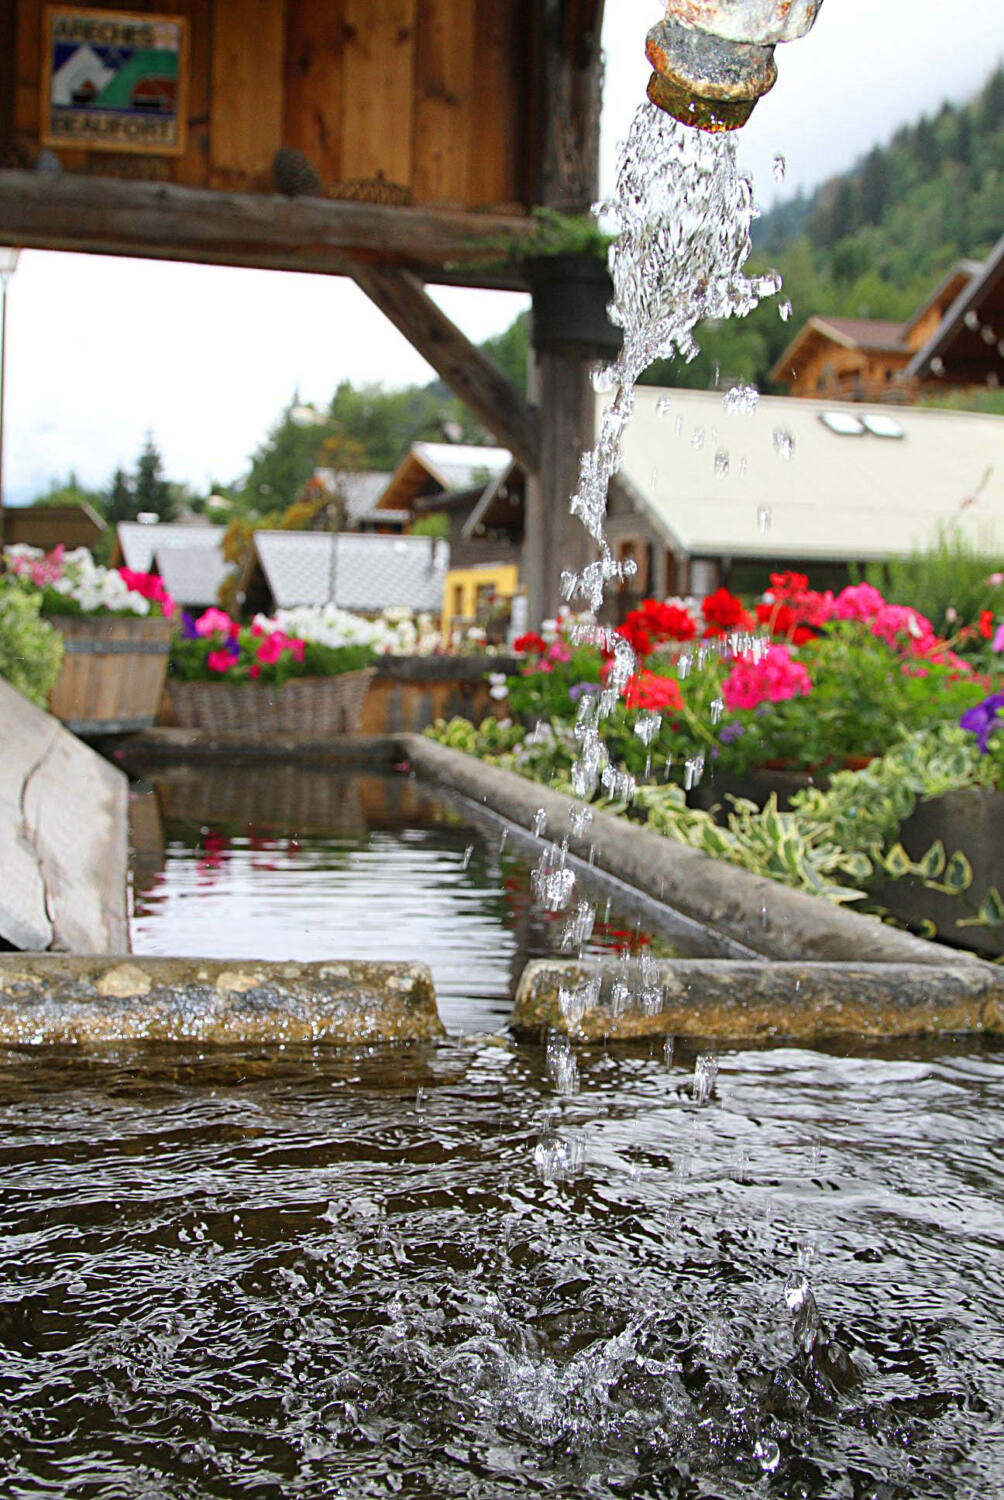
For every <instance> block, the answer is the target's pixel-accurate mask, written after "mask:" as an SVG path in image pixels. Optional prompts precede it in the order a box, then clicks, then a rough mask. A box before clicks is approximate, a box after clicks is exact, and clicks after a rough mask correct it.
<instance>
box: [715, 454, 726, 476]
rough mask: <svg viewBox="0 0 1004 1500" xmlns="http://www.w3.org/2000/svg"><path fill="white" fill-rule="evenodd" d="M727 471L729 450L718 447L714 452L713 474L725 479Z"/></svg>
mask: <svg viewBox="0 0 1004 1500" xmlns="http://www.w3.org/2000/svg"><path fill="white" fill-rule="evenodd" d="M728 473H729V450H728V449H727V448H719V450H718V452H717V453H716V454H715V476H716V478H718V479H727V478H728Z"/></svg>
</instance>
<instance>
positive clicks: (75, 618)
mask: <svg viewBox="0 0 1004 1500" xmlns="http://www.w3.org/2000/svg"><path fill="white" fill-rule="evenodd" d="M46 618H47V619H48V620H49V622H50V624H52V625H54V626H55V627H56V629H57V630H58V631H59V632H60V634H61V635H62V637H63V644H64V646H65V648H66V654H65V656H64V657H63V665H62V668H61V670H60V673H59V677H58V678H57V680H56V685H55V687H54V688H53V690H52V692H51V693H50V695H49V711H50V712H51V713H53V714H54V715H55V716H56V718H57V719H61V720H62V721H63V723H64V724H65V725H66V727H67V728H68V729H72V730H73V732H74V734H129V733H132V732H133V731H135V730H138V729H149V728H150V726H151V725H152V724H153V723H154V721H155V719H156V716H157V710H158V708H159V706H160V700H161V695H162V693H163V691H164V678H165V676H166V674H167V657H168V652H169V651H170V648H171V622H170V620H164V619H162V618H161V617H160V616H156V617H154V618H148V617H145V616H142V617H140V616H135V615H49V616H47V617H46Z"/></svg>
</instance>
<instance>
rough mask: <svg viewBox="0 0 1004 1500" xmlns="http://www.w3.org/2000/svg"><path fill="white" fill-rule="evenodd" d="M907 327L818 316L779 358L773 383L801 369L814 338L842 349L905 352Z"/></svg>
mask: <svg viewBox="0 0 1004 1500" xmlns="http://www.w3.org/2000/svg"><path fill="white" fill-rule="evenodd" d="M903 334H904V325H903V324H902V323H889V322H886V321H885V320H882V319H878V318H831V317H829V316H828V315H827V316H826V317H822V316H820V315H818V314H816V315H815V316H813V317H811V318H809V319H808V320H807V321H806V322H805V323H803V324H802V326H801V328H800V329H799V330H798V332H797V333H796V334H795V337H794V338H793V339H792V340H791V342H790V343H789V344H788V345H787V346H786V348H785V349H784V351H783V352H782V353H781V354H780V355H779V356H778V359H777V360H776V361H775V363H774V366H773V368H772V369H771V371H770V378H771V380H775V381H786V380H788V379H789V378H790V373H791V369H792V366H793V365H795V366H797V365H798V362H799V360H800V359H801V358H802V351H803V350H804V349H805V346H806V345H807V344H808V343H809V342H810V341H811V340H812V339H814V338H822V339H826V340H828V341H829V342H830V343H832V344H839V345H840V347H841V348H843V349H868V350H871V351H873V352H874V351H881V352H882V353H893V352H895V353H900V352H902V350H903Z"/></svg>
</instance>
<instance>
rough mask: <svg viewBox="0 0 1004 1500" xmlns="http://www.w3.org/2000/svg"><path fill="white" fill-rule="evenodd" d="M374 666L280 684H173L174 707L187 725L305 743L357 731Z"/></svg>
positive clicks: (234, 735) (171, 703)
mask: <svg viewBox="0 0 1004 1500" xmlns="http://www.w3.org/2000/svg"><path fill="white" fill-rule="evenodd" d="M373 676H374V669H373V668H372V667H364V668H362V670H360V671H358V672H342V673H340V674H338V675H335V676H332V677H294V678H291V679H290V681H288V682H285V683H283V684H282V686H281V687H276V686H275V685H273V684H269V683H257V682H171V683H169V685H168V690H167V702H168V709H169V714H170V716H171V718H172V719H173V721H174V723H176V724H178V725H180V726H181V728H183V729H204V730H205V731H206V732H207V734H210V735H222V736H229V737H231V738H244V739H273V738H279V739H296V740H300V741H304V742H308V741H317V740H323V739H327V738H329V737H330V736H331V735H335V734H355V733H357V732H358V730H359V725H360V721H361V719H362V712H363V705H364V704H365V702H366V693H367V690H368V688H369V685H370V682H371V681H372V679H373Z"/></svg>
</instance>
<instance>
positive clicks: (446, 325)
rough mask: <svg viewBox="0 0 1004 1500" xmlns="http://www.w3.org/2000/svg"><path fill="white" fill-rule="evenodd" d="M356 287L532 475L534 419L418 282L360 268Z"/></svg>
mask: <svg viewBox="0 0 1004 1500" xmlns="http://www.w3.org/2000/svg"><path fill="white" fill-rule="evenodd" d="M352 275H353V277H354V279H355V281H356V283H357V285H358V286H360V287H361V288H362V290H363V291H364V292H365V293H366V295H367V297H369V299H370V301H371V302H373V303H374V304H375V305H376V306H377V307H378V308H379V309H380V311H381V312H382V313H383V314H384V316H385V317H387V318H389V319H390V321H391V322H392V323H393V324H394V327H395V328H397V329H398V330H399V331H400V332H401V333H403V334H404V336H405V338H406V339H407V340H408V342H409V343H410V344H411V345H412V346H413V347H414V348H415V349H417V350H418V352H419V354H421V355H422V357H423V359H427V360H428V361H429V364H430V365H431V366H432V368H433V369H434V370H435V371H436V373H437V375H439V377H440V378H441V379H442V380H445V382H446V384H447V385H448V386H449V387H450V389H451V390H452V391H453V392H454V393H455V394H456V395H457V396H459V397H460V399H461V401H463V402H464V403H465V405H467V406H469V407H470V409H471V411H473V412H474V414H475V415H476V416H477V417H478V418H479V419H480V420H481V421H482V422H483V423H484V424H485V426H486V427H487V428H488V430H489V431H490V432H492V433H493V434H494V435H495V437H496V438H497V439H498V441H499V443H501V444H502V445H503V446H504V447H506V448H508V449H509V450H510V451H511V452H512V453H513V455H514V456H515V457H516V458H517V459H518V460H519V462H520V463H521V464H522V465H523V466H524V467H525V468H526V469H528V470H530V472H531V473H533V472H536V470H537V467H538V464H539V454H540V434H539V430H538V425H537V414H536V412H535V411H534V410H533V408H532V407H530V406H528V405H527V403H526V401H524V399H523V397H522V396H521V395H520V393H519V392H518V391H517V390H516V387H515V386H514V385H513V384H512V383H511V381H509V380H507V379H506V377H505V376H504V375H503V374H502V372H501V370H500V369H499V368H498V366H497V365H496V364H495V363H494V362H493V361H492V360H491V359H489V358H488V356H487V355H486V354H484V353H483V352H482V351H481V350H480V349H479V348H478V347H477V346H476V345H475V344H472V343H471V341H470V339H468V338H467V337H466V336H465V335H464V334H463V333H461V331H460V329H459V328H458V327H457V326H456V324H455V323H452V322H451V321H450V319H449V318H448V317H447V316H446V314H445V313H444V312H443V310H442V308H440V307H438V306H437V305H436V303H435V302H433V300H432V298H431V297H430V296H429V294H428V292H427V291H426V290H425V288H424V287H423V286H422V284H421V282H420V281H419V280H418V279H417V277H415V276H413V275H411V274H410V273H409V272H407V271H400V270H395V269H394V268H393V267H389V266H374V265H371V266H359V267H357V268H356V269H355V270H354V271H353V273H352Z"/></svg>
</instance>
